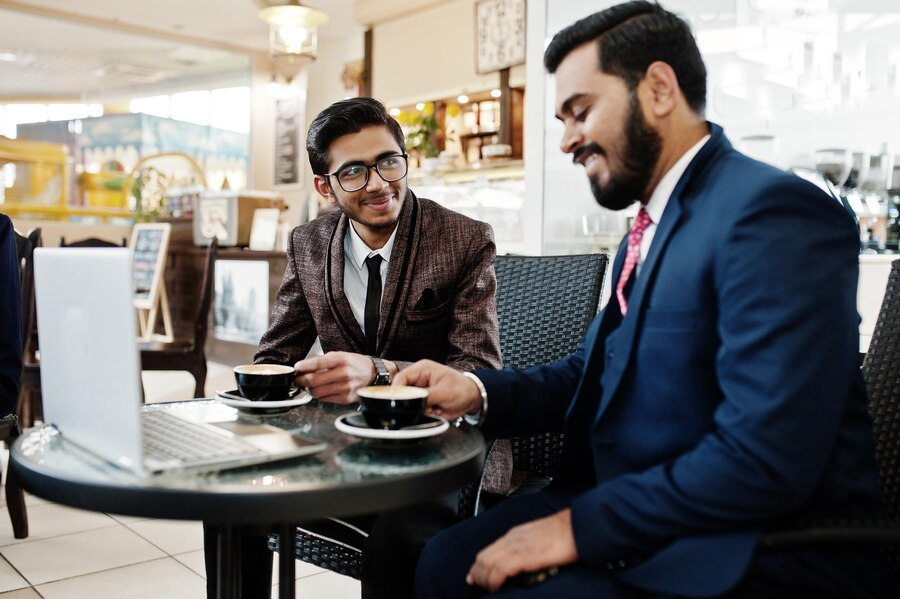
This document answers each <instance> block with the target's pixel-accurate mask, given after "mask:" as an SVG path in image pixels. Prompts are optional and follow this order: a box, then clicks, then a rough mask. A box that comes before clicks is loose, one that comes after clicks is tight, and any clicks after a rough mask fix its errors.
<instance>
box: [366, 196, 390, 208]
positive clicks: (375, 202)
mask: <svg viewBox="0 0 900 599" xmlns="http://www.w3.org/2000/svg"><path fill="white" fill-rule="evenodd" d="M393 199H394V196H390V195H387V196H379V197H377V198H368V199H366V200H365V201H364V202H363V205H364V206H369V207H371V208H382V207H384V206H386V205H388V204H390V203H391V200H393Z"/></svg>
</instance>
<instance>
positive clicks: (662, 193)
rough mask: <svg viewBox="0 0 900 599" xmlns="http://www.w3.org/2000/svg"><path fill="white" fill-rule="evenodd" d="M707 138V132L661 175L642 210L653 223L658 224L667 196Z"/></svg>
mask: <svg viewBox="0 0 900 599" xmlns="http://www.w3.org/2000/svg"><path fill="white" fill-rule="evenodd" d="M709 138H710V135H709V134H708V133H707V134H706V135H705V136H704V137H703V139H701V140H700V141H698V142H697V143H695V144H694V145H693V146H691V148H690V149H689V150H688V151H687V152H685V153H684V154H682V155H681V158H679V159H678V161H677V162H676V163H675V164H673V165H672V168H670V169H669V170H668V171H667V172H666V174H665V175H663V178H662V179H660V181H659V184H658V185H657V186H656V189H654V190H653V193H652V194H650V199H649V200H648V201H647V204H646V205H645V206H644V210H646V211H647V214H648V215H649V216H650V220H652V221H653V222H654V223H655V224H658V223H659V219H661V218H662V215H663V212H664V211H665V209H666V204H668V203H669V198H670V197H672V192H673V191H675V186H676V185H678V181H679V180H680V179H681V176H682V175H683V174H684V171H686V170H687V167H688V165H689V164H690V163H691V160H693V159H694V156H696V155H697V153H698V152H699V151H700V148H702V147H703V146H704V144H706V142H707V141H709Z"/></svg>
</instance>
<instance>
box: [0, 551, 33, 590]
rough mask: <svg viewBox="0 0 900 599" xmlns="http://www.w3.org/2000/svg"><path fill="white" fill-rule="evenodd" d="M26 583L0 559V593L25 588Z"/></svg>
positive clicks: (8, 564)
mask: <svg viewBox="0 0 900 599" xmlns="http://www.w3.org/2000/svg"><path fill="white" fill-rule="evenodd" d="M27 586H29V585H28V581H27V580H25V579H24V578H22V577H21V576H20V575H19V573H18V572H16V569H15V568H13V567H12V566H11V565H10V563H9V562H7V561H6V560H4V559H0V593H2V592H4V591H12V590H14V589H21V588H23V587H27Z"/></svg>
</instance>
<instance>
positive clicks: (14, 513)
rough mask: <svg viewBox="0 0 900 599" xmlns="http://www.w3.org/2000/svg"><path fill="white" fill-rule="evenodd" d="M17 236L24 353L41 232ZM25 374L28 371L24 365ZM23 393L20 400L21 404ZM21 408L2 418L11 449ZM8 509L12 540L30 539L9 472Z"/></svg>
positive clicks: (2, 437)
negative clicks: (35, 252)
mask: <svg viewBox="0 0 900 599" xmlns="http://www.w3.org/2000/svg"><path fill="white" fill-rule="evenodd" d="M15 235H16V254H17V257H18V258H19V284H20V287H21V294H22V295H21V298H22V330H23V332H24V335H23V343H22V346H23V347H22V350H23V352H24V351H25V350H26V349H27V348H28V345H29V341H30V339H29V333H30V331H31V329H32V326H33V324H34V314H35V312H34V248H35V247H37V246H39V245H40V240H41V230H40V229H32V230H31V232H30V233H29V234H28V235H27V236H22V235H19V234H18V233H16V234H15ZM22 370H23V371H24V370H25V365H24V364H23V367H22ZM20 386H21V383H20ZM21 396H22V395H21V393H20V395H19V400H20V401H21ZM17 412H18V405H17V409H16V410H14V411H13V413H11V414H8V415H6V416H4V417H3V418H0V441H3V442H5V443H6V444H7V446H11V445H12V444H13V443H14V442H15V440H16V439H18V437H19V434H20V433H21V428H20V426H19V416H18V414H17ZM6 506H7V509H8V510H9V519H10V521H11V522H12V528H13V536H15V538H17V539H24V538H27V537H28V513H27V511H26V509H25V492H24V491H23V490H22V487H21V486H20V485H19V479H18V477H17V476H16V473H15V472H14V471H13V470H12V469H9V470H8V471H7V473H6Z"/></svg>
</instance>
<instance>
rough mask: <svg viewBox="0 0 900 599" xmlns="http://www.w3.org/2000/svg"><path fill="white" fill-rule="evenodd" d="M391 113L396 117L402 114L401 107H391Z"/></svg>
mask: <svg viewBox="0 0 900 599" xmlns="http://www.w3.org/2000/svg"><path fill="white" fill-rule="evenodd" d="M390 113H391V116H394V117H397V116H400V109H399V108H391V110H390Z"/></svg>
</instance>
